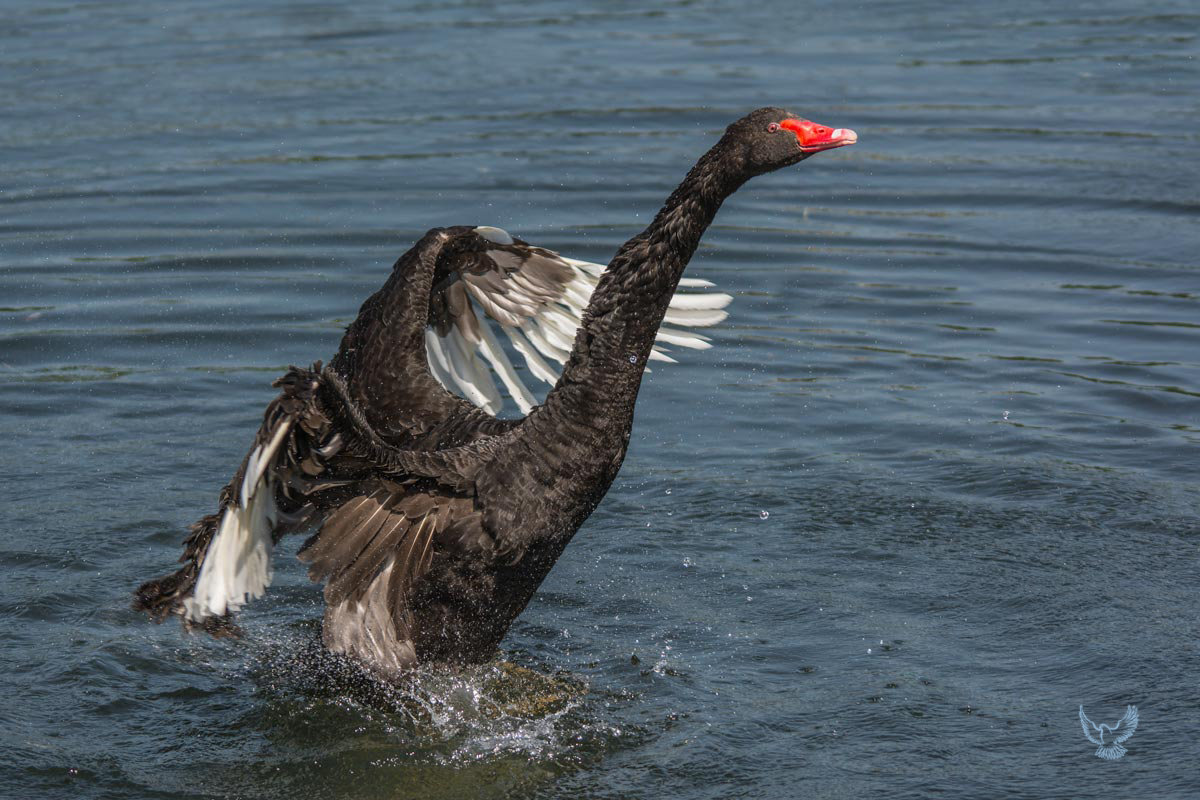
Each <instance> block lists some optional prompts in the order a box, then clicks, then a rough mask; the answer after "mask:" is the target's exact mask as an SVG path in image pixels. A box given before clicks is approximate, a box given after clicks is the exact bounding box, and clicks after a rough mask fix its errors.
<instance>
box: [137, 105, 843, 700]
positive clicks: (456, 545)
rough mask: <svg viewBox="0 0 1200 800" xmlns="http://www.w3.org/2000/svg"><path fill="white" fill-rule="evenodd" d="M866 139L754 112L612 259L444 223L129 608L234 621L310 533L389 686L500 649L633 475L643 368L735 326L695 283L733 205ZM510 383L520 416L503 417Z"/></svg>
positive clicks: (297, 383) (330, 637)
mask: <svg viewBox="0 0 1200 800" xmlns="http://www.w3.org/2000/svg"><path fill="white" fill-rule="evenodd" d="M855 141H857V135H856V134H855V132H854V131H852V130H850V129H848V128H830V127H826V126H823V125H818V124H816V123H813V122H811V121H808V120H806V119H804V118H802V117H800V116H798V115H796V114H793V113H790V112H788V111H785V110H783V109H780V108H760V109H758V110H756V111H753V112H751V113H750V114H748V115H746V116H744V117H742V118H741V119H739V120H737V121H736V122H734V123H733V124H731V125H730V126H729V127H728V128H727V129H726V130H725V132H724V135H723V136H721V138H720V139H719V140H718V141H717V143H716V144H715V145H713V147H712V148H711V149H710V150H708V152H706V153H705V154H704V155H703V156H701V157H700V159H699V161H697V162H696V164H695V165H694V166H693V167H692V169H691V170H690V171H689V172H688V174H687V176H686V177H685V178H684V180H683V182H682V183H680V184H679V186H678V187H677V188H676V189H675V191H674V192H672V193H671V195H670V197H668V198H667V201H666V203H665V204H664V205H663V207H662V209H661V210H660V211H659V212H658V214H657V216H655V218H654V220H653V221H652V222H651V223H650V225H649V226H648V227H647V228H646V229H645V230H644V231H642V232H641V233H639V234H637V235H636V236H634V237H633V238H632V239H630V240H629V241H628V242H626V243H625V244H624V245H622V246H621V247H620V249H619V250H618V251H617V253H616V255H614V256H613V258H612V261H611V262H610V263H609V264H608V266H607V267H606V268H602V267H599V266H597V265H594V264H589V263H587V262H581V261H577V260H573V259H568V258H565V257H563V256H560V255H559V254H558V253H555V252H553V251H551V250H547V249H545V248H540V247H536V246H533V245H530V244H528V243H527V242H525V241H523V240H520V239H517V238H515V237H513V236H511V235H510V234H509V233H507V232H505V231H503V230H501V229H499V228H495V227H489V226H469V225H460V226H451V227H445V228H434V229H432V230H430V231H429V232H428V233H426V234H425V235H424V236H422V237H421V239H420V240H419V241H418V242H417V243H416V244H415V245H414V246H413V247H412V249H410V250H409V251H408V252H406V253H405V254H404V255H402V256H401V257H400V259H399V260H398V261H397V262H396V264H395V266H394V267H393V269H392V272H391V275H390V276H389V277H388V279H387V281H386V282H385V283H384V285H383V287H382V288H381V289H380V290H379V291H377V292H376V293H375V294H373V295H371V297H369V298H368V299H367V300H366V301H365V302H364V303H363V305H362V308H361V309H360V311H359V314H358V317H357V318H356V319H355V320H354V321H353V322H352V323H351V324H350V325H349V327H348V328H347V330H346V333H345V335H344V337H343V339H342V342H341V346H340V348H339V349H338V351H337V354H336V355H335V356H334V357H333V359H332V360H331V361H330V362H329V364H328V365H324V366H323V365H322V364H321V363H320V362H317V363H315V364H313V365H312V366H311V367H310V368H298V367H292V368H291V369H290V370H289V371H288V372H287V374H285V375H284V376H283V377H281V378H280V379H278V380H277V381H276V382H275V384H274V385H275V386H276V387H277V388H278V389H279V390H280V393H279V396H278V397H277V398H276V399H275V400H273V401H272V402H271V403H270V404H269V405H268V406H267V409H266V412H265V414H264V418H263V423H262V426H261V427H260V428H259V430H258V432H257V434H256V436H255V439H254V443H253V445H252V446H251V448H250V451H249V453H248V454H247V455H246V457H245V459H244V460H243V462H242V464H241V466H240V467H239V469H238V470H237V472H236V474H235V475H234V478H233V480H231V481H230V483H229V484H228V485H227V486H226V487H225V488H224V489H223V490H222V491H221V493H220V498H219V503H218V509H217V511H216V512H215V513H213V514H209V515H208V516H206V517H204V518H202V519H201V520H199V521H198V522H197V523H195V524H194V525H193V526H192V528H191V532H190V535H189V536H188V537H187V539H186V540H185V542H184V551H183V555H182V557H181V558H180V561H181V562H182V567H181V568H180V569H178V570H177V571H175V572H174V573H172V574H170V575H167V576H164V577H161V578H157V579H154V580H150V581H147V582H146V583H144V584H142V585H141V586H140V587H139V588H138V589H137V590H136V591H135V593H134V607H135V608H137V609H139V610H142V611H145V612H148V613H149V614H150V616H151V617H152V618H153V619H155V620H157V621H162V620H163V619H165V618H167V617H169V616H179V617H181V618H182V620H183V622H184V625H185V626H186V627H188V628H199V629H203V630H206V631H208V632H210V633H213V634H216V635H220V634H222V633H230V632H235V631H236V626H235V625H234V623H233V615H234V614H235V613H236V612H237V611H238V610H239V609H241V607H242V606H243V605H245V604H246V603H247V602H248V601H249V600H250V599H253V598H256V597H259V596H261V595H262V594H263V592H264V591H265V590H266V588H267V586H268V585H269V583H270V581H271V551H272V548H273V546H274V544H275V543H276V542H278V541H279V539H280V538H281V537H283V536H284V535H286V534H288V533H293V532H302V531H306V530H315V533H313V534H312V535H311V536H310V537H309V538H308V539H307V541H306V542H305V543H304V544H303V546H302V547H301V548H300V550H299V554H298V555H299V558H300V559H301V560H302V561H303V562H305V563H306V564H307V565H308V571H309V576H310V577H311V578H312V580H314V581H318V582H324V585H325V586H324V598H325V612H324V619H323V624H322V641H323V643H324V645H325V647H326V648H327V649H328V650H330V651H333V652H335V653H341V654H344V655H346V656H348V657H350V658H352V659H354V660H355V661H357V662H359V663H360V664H362V665H363V666H364V667H366V668H367V669H368V670H369V671H371V672H373V673H375V674H377V675H379V676H382V677H384V678H395V677H397V676H399V675H401V674H402V673H404V672H405V671H406V670H409V669H411V668H412V667H413V666H415V665H416V664H419V663H426V662H449V663H458V664H463V663H472V662H478V661H483V660H486V659H488V658H490V657H492V655H493V654H494V653H495V651H496V649H497V647H498V646H499V644H500V641H501V639H502V638H503V637H504V635H505V633H506V632H507V630H508V628H509V626H510V625H511V624H512V622H513V620H514V619H515V618H516V617H517V616H518V615H519V614H520V613H521V611H522V610H523V609H524V608H525V606H526V604H527V603H528V602H529V600H530V598H531V597H532V596H533V594H534V592H535V591H536V589H537V587H538V585H539V584H540V583H541V582H542V580H543V578H545V577H546V575H547V573H548V572H549V571H550V569H551V567H552V566H553V565H554V563H555V561H556V560H557V559H558V557H559V555H560V554H561V553H562V552H563V548H565V547H566V545H567V543H568V542H569V541H570V539H571V537H572V536H573V535H574V533H575V531H576V530H578V528H579V527H580V525H581V524H582V523H583V522H584V520H586V519H587V518H588V516H589V515H590V514H591V513H592V511H593V510H594V509H595V508H596V506H597V505H598V504H599V503H600V501H601V500H602V499H603V497H604V495H605V493H606V492H607V491H608V488H609V486H610V485H611V483H612V481H613V479H614V478H615V477H616V475H617V471H618V470H619V469H620V467H621V463H622V461H623V460H624V457H625V451H626V448H627V447H628V443H629V436H630V431H631V429H632V426H633V413H634V404H635V401H636V400H637V396H638V390H639V388H640V386H641V382H642V377H643V373H644V371H645V369H646V368H647V363H648V362H649V361H651V360H662V361H669V360H671V356H669V355H667V352H666V351H665V346H666V345H675V346H681V347H691V348H698V349H703V348H705V347H707V346H708V341H707V340H706V339H705V338H704V337H702V336H700V335H699V334H697V333H695V332H694V331H692V330H691V328H694V327H703V326H706V325H713V324H716V323H718V322H720V321H721V319H723V318H724V315H725V312H724V310H723V308H724V306H725V305H726V304H727V303H728V302H729V300H730V299H731V298H730V297H729V296H728V295H724V294H715V293H711V292H701V293H696V292H690V293H682V292H677V289H679V288H685V289H686V288H690V289H698V288H699V289H708V288H711V284H708V283H706V282H704V281H696V280H688V279H684V278H683V277H682V276H683V270H684V268H685V267H686V266H687V264H688V261H689V260H690V259H691V257H692V254H693V253H694V252H695V250H696V247H697V245H698V244H699V242H700V237H701V235H702V234H703V233H704V231H705V229H706V228H707V227H708V226H709V224H710V223H711V222H712V220H713V218H714V216H715V215H716V213H717V210H718V209H719V208H720V206H721V204H722V202H723V201H724V200H725V199H726V198H727V197H728V196H729V195H731V194H732V193H733V192H735V191H736V190H737V189H738V188H739V187H740V186H741V185H742V184H743V183H745V182H746V181H747V180H749V179H750V178H752V177H755V176H757V175H762V174H765V173H768V172H771V171H774V170H778V169H781V168H783V167H787V166H790V165H792V164H796V163H798V162H800V161H803V160H804V159H806V158H808V157H809V156H811V155H813V154H814V153H817V152H820V151H822V150H829V149H833V148H837V147H843V146H845V145H850V144H854V143H855ZM489 320H490V321H489ZM664 321H665V322H666V323H667V324H666V325H664V324H663V323H664ZM493 323H495V324H496V325H498V327H499V328H500V329H501V330H502V331H503V332H504V333H505V334H506V335H507V336H508V337H509V339H510V341H511V344H512V347H513V350H514V351H515V352H517V353H518V354H520V355H521V357H522V358H523V359H524V360H525V364H526V367H527V369H528V372H529V374H530V375H531V376H533V377H534V378H537V379H539V380H543V381H546V382H548V383H552V384H553V388H552V389H551V390H550V391H549V393H548V395H547V396H546V398H545V401H544V402H543V403H541V404H540V405H538V404H536V401H535V399H534V396H533V395H532V393H531V392H530V391H529V389H528V387H527V386H526V385H525V382H524V381H523V380H522V379H521V377H520V375H519V374H518V373H517V371H516V369H515V368H514V367H513V365H512V363H511V361H510V360H509V357H508V355H507V354H506V353H505V349H504V348H503V347H502V346H501V345H500V343H499V341H498V339H497V337H496V335H495V333H494V331H493V330H492V324H493ZM493 375H494V376H495V378H496V379H498V380H499V382H500V384H501V385H502V386H503V387H504V390H505V392H506V393H507V395H508V396H509V397H511V398H512V400H513V401H514V402H515V403H516V405H517V406H518V408H520V409H521V410H522V411H523V412H526V415H525V416H524V417H523V418H520V419H504V418H499V417H497V416H496V415H495V414H496V412H497V411H499V409H500V408H501V407H502V404H503V402H504V398H503V396H502V395H501V393H500V390H499V388H498V387H497V386H496V383H495V380H493V378H492V376H493ZM452 390H453V391H452Z"/></svg>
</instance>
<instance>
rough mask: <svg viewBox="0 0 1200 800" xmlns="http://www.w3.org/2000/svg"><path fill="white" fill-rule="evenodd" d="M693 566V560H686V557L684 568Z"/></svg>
mask: <svg viewBox="0 0 1200 800" xmlns="http://www.w3.org/2000/svg"><path fill="white" fill-rule="evenodd" d="M691 565H692V560H691V559H690V558H686V557H685V558H684V559H683V566H684V567H690V566H691Z"/></svg>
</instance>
